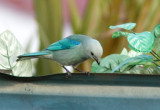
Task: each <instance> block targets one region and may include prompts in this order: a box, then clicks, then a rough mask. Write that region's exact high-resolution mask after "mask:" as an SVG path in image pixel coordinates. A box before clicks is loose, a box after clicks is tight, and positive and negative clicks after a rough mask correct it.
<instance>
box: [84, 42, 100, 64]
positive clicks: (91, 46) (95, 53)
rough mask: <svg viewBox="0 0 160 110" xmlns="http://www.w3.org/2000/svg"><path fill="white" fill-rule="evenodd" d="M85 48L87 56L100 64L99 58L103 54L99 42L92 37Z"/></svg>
mask: <svg viewBox="0 0 160 110" xmlns="http://www.w3.org/2000/svg"><path fill="white" fill-rule="evenodd" d="M86 50H87V54H88V56H89V57H90V58H92V59H93V60H95V61H96V62H97V64H98V65H100V59H101V57H102V54H103V48H102V46H101V44H100V43H99V42H98V41H97V40H95V39H92V40H91V41H90V42H89V43H88V45H87V46H86Z"/></svg>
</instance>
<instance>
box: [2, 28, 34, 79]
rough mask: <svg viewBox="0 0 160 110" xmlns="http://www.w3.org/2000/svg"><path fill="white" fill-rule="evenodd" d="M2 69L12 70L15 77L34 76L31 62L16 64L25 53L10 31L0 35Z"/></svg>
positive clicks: (25, 61)
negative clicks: (18, 57)
mask: <svg viewBox="0 0 160 110" xmlns="http://www.w3.org/2000/svg"><path fill="white" fill-rule="evenodd" d="M0 50H1V51H0V59H1V60H0V69H1V70H11V74H12V75H15V76H32V64H31V61H30V60H24V61H19V62H16V59H17V56H18V55H21V54H23V53H24V51H23V49H22V47H21V45H20V43H19V42H18V41H17V39H16V38H15V36H14V35H13V34H12V33H11V32H10V31H5V32H3V33H2V34H0Z"/></svg>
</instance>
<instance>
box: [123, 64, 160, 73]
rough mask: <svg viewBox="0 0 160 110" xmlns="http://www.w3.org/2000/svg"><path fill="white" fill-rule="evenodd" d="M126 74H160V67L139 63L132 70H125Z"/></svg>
mask: <svg viewBox="0 0 160 110" xmlns="http://www.w3.org/2000/svg"><path fill="white" fill-rule="evenodd" d="M123 73H125V74H153V75H154V74H160V69H159V68H158V67H156V66H144V67H143V66H141V65H137V66H135V67H134V68H132V69H131V70H127V71H124V72H123Z"/></svg>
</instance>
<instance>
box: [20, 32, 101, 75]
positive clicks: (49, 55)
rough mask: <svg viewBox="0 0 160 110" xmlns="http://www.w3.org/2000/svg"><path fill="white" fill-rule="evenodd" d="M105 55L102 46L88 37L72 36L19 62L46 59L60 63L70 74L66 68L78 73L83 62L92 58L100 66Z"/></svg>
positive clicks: (26, 56)
mask: <svg viewBox="0 0 160 110" xmlns="http://www.w3.org/2000/svg"><path fill="white" fill-rule="evenodd" d="M102 54H103V49H102V46H101V44H100V43H99V42H98V41H97V40H95V39H92V38H90V37H88V36H86V35H76V34H75V35H71V36H69V37H66V38H64V39H62V40H59V41H57V42H55V43H53V44H51V45H50V46H49V47H48V48H46V49H44V50H42V51H40V52H35V53H27V54H23V55H20V56H18V60H17V61H19V60H25V59H31V58H45V59H51V60H54V61H56V62H58V63H59V64H60V65H61V66H62V67H63V68H64V69H65V70H66V71H67V73H68V75H71V72H70V71H69V70H67V68H65V66H72V67H73V68H74V69H76V70H77V71H80V70H78V69H77V66H78V65H79V64H80V63H82V62H83V61H85V60H87V59H89V58H92V59H94V60H95V61H96V62H97V63H98V64H100V58H101V56H102Z"/></svg>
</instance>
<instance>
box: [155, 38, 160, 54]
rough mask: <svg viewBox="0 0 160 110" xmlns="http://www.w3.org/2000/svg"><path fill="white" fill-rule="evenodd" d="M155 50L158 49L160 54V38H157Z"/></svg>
mask: <svg viewBox="0 0 160 110" xmlns="http://www.w3.org/2000/svg"><path fill="white" fill-rule="evenodd" d="M154 48H155V49H156V51H157V53H160V37H157V38H156V40H155V46H154Z"/></svg>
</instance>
